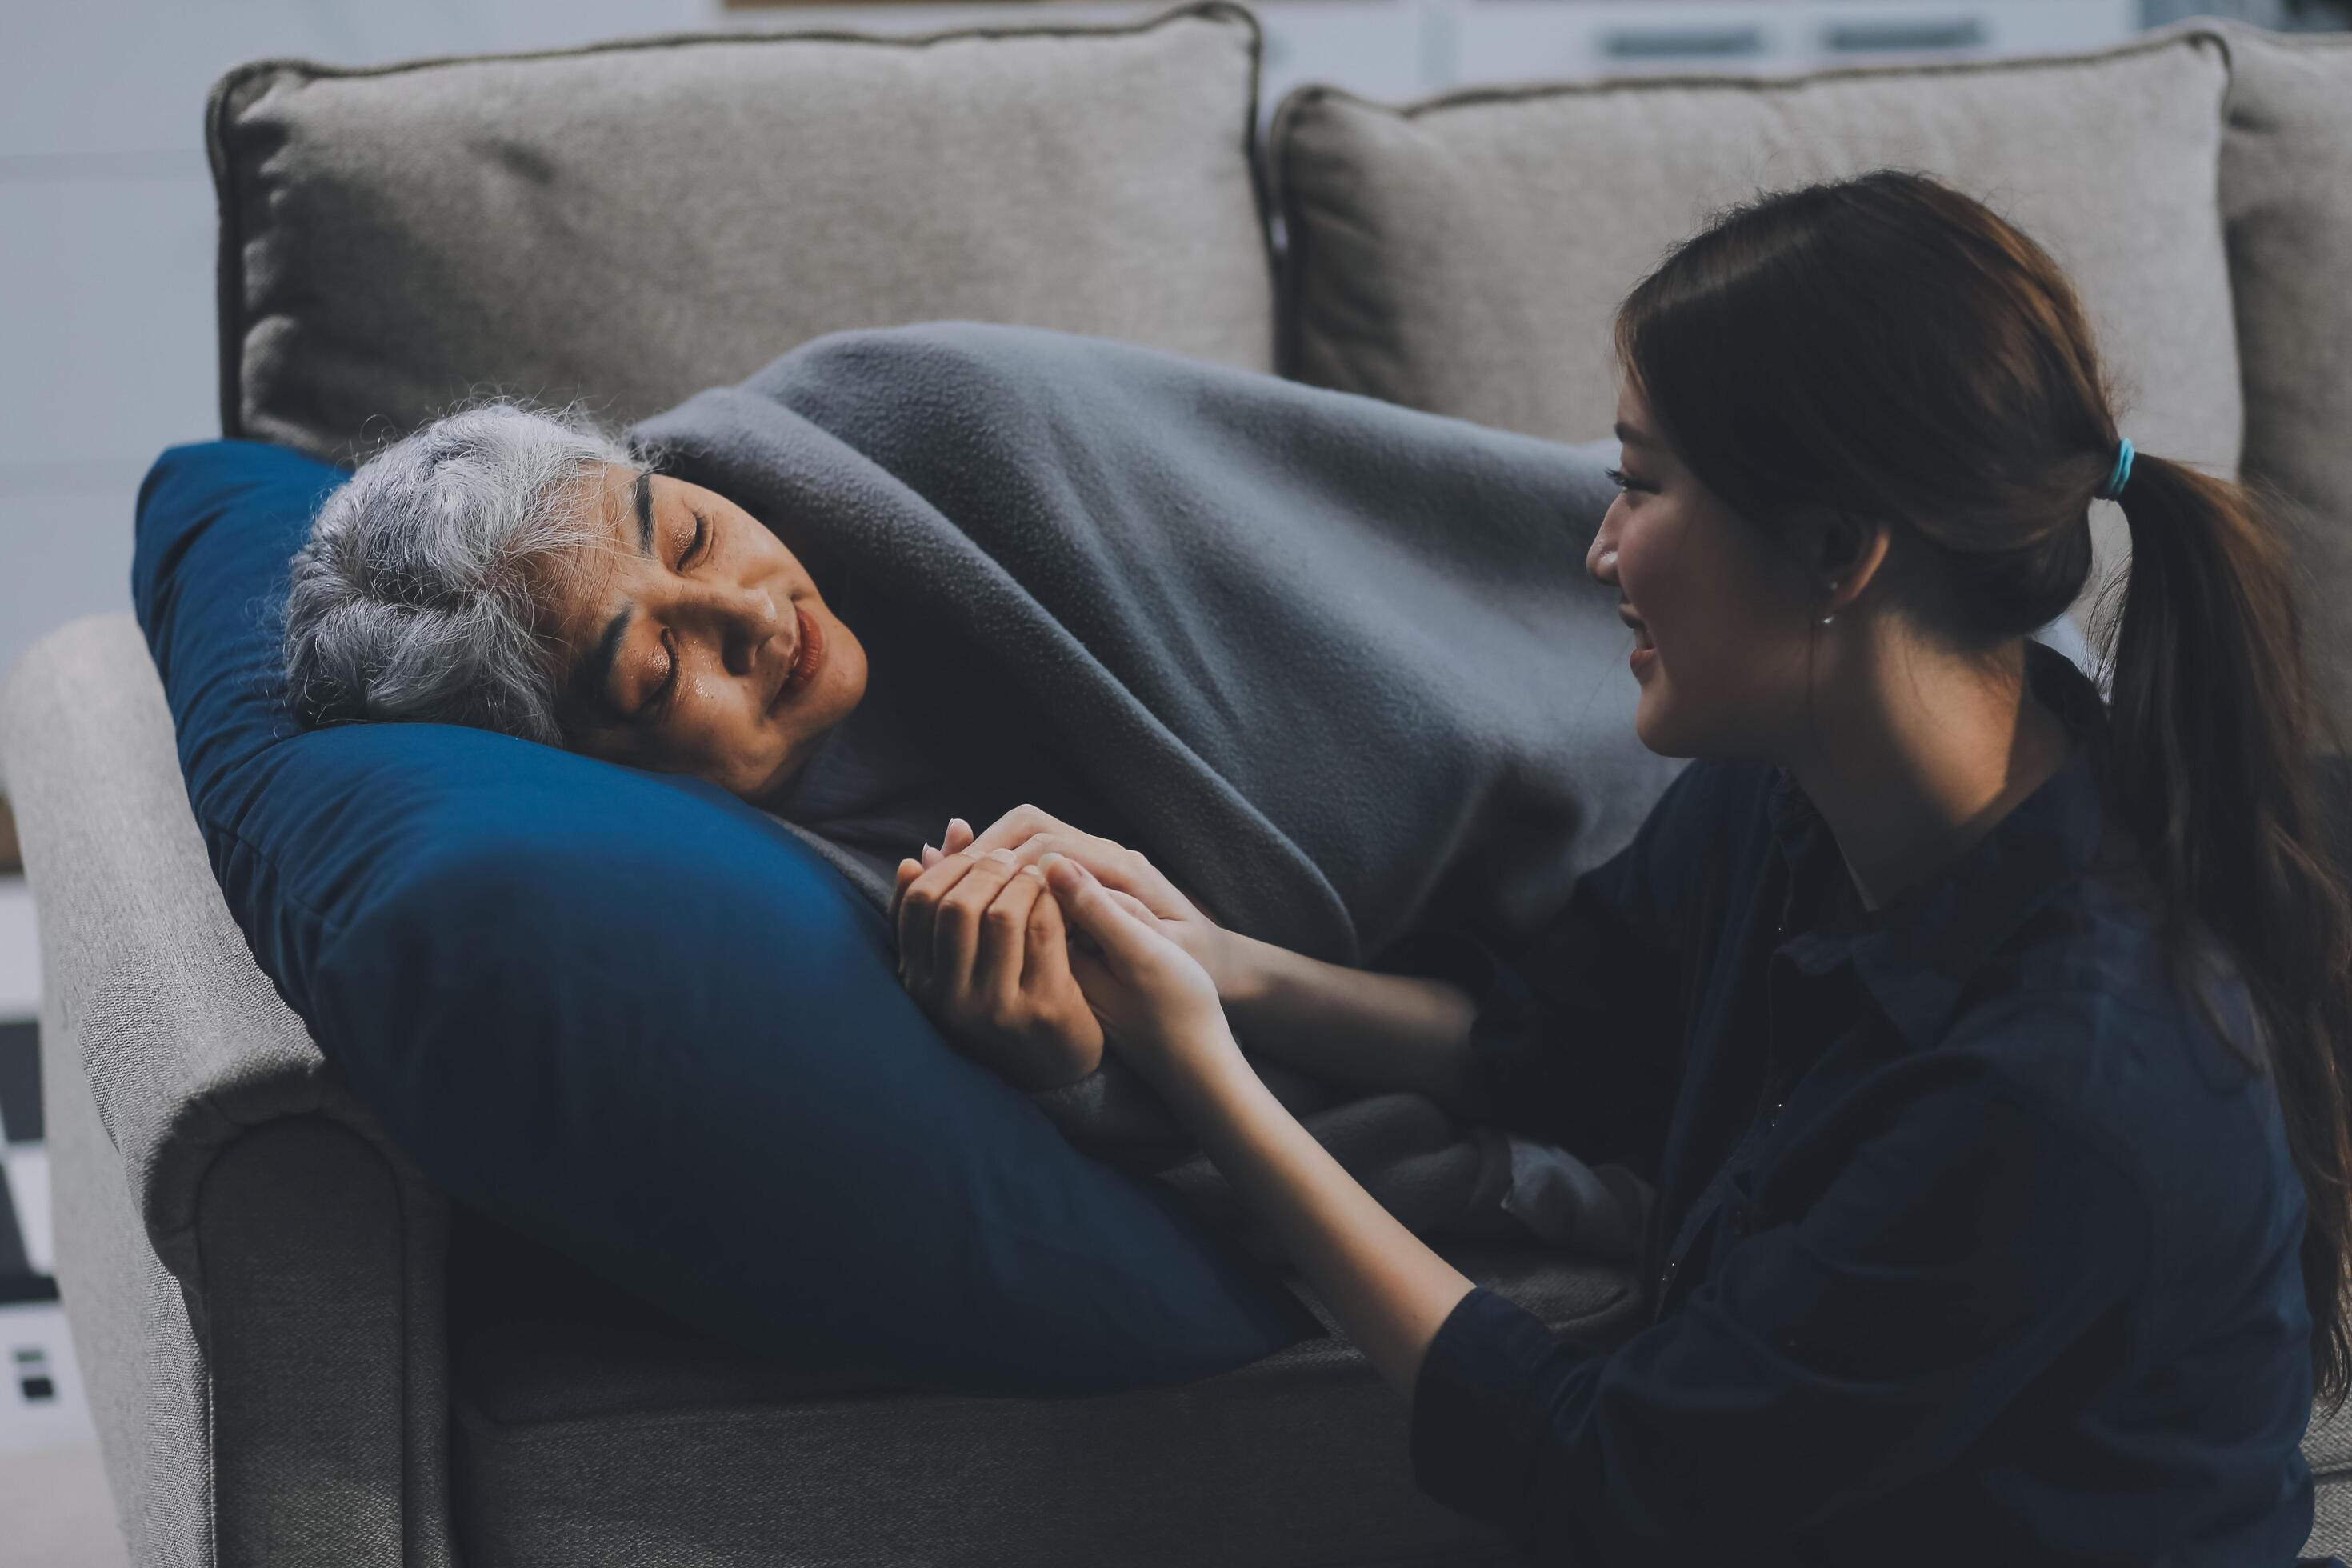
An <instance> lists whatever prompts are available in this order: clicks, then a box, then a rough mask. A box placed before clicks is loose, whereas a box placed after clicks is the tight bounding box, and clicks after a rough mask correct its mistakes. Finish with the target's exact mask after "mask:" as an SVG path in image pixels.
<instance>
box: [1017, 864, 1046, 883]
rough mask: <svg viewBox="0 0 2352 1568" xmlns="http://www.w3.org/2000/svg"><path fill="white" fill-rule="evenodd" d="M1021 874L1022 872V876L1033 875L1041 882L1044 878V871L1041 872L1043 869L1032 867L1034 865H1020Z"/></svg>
mask: <svg viewBox="0 0 2352 1568" xmlns="http://www.w3.org/2000/svg"><path fill="white" fill-rule="evenodd" d="M1021 874H1022V875H1023V876H1024V877H1034V878H1036V879H1038V880H1039V881H1041V882H1042V881H1044V880H1045V872H1043V871H1041V870H1039V869H1038V868H1036V867H1034V866H1024V867H1022V868H1021Z"/></svg>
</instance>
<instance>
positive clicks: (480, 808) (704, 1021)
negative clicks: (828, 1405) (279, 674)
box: [131, 441, 1321, 1392]
mask: <svg viewBox="0 0 2352 1568" xmlns="http://www.w3.org/2000/svg"><path fill="white" fill-rule="evenodd" d="M344 477H345V476H344V474H343V472H342V470H341V469H338V468H331V467H329V466H327V465H324V464H321V463H319V462H316V461H314V460H312V459H310V458H305V457H302V456H300V455H299V454H297V453H294V452H291V451H289V450H287V449H284V448H281V447H271V446H266V445H261V444H257V443H252V442H240V441H215V442H205V443H201V444H197V445H192V446H185V447H173V448H172V449H171V450H169V451H167V452H165V453H164V454H163V457H162V458H159V459H158V460H157V462H156V464H155V466H154V468H153V469H152V471H151V472H150V473H149V474H148V476H147V479H146V482H145V484H144V486H143V487H142V489H141V491H140V498H139V537H138V548H137V552H136V557H135V560H134V563H133V565H132V585H131V591H132V600H133V603H134V605H135V606H136V608H137V611H138V616H139V621H140V624H141V626H143V627H144V628H145V631H146V634H147V641H148V645H149V647H151V648H152V650H153V653H154V657H155V663H156V666H157V668H159V669H160V670H161V671H162V673H163V688H164V691H165V693H166V695H167V696H168V698H169V699H170V702H171V707H172V716H173V721H174V723H175V724H176V726H177V728H178V732H179V752H180V763H181V767H182V769H183V771H184V773H185V774H186V777H187V784H188V797H189V800H190V803H191V804H192V805H194V809H195V816H196V820H197V822H198V823H199V824H200V825H201V826H202V827H203V829H204V836H205V844H206V845H207V847H209V849H210V852H211V857H212V863H213V868H214V871H215V874H216V875H217V877H218V878H219V880H220V884H221V888H222V890H223V892H224V893H225V894H226V898H227V900H228V906H229V909H230V910H231V911H232V912H233V913H234V914H235V916H236V921H237V923H238V924H239V925H240V926H242V927H243V928H244V931H245V933H246V937H247V941H248V942H250V943H251V945H252V948H253V951H254V954H255V956H256V958H257V961H258V962H259V963H260V966H261V968H262V970H263V971H264V972H265V973H268V975H269V977H270V978H271V979H272V980H273V981H274V982H275V983H276V984H277V986H278V991H279V993H280V994H282V995H283V996H284V997H285V998H286V1000H287V1002H288V1004H289V1005H290V1006H291V1007H292V1008H293V1009H294V1011H295V1012H296V1013H297V1014H299V1016H301V1017H302V1018H303V1020H304V1021H305V1022H306V1023H307V1024H308V1025H309V1026H310V1032H311V1035H312V1036H313V1037H314V1038H316V1039H317V1041H318V1042H319V1045H320V1049H321V1050H323V1051H324V1052H325V1053H326V1055H327V1057H328V1058H329V1059H330V1060H331V1061H332V1062H333V1063H334V1065H335V1066H336V1067H337V1068H340V1069H341V1071H342V1073H343V1074H344V1075H345V1076H346V1077H347V1078H348V1079H349V1080H350V1082H351V1083H352V1086H353V1088H354V1089H356V1091H357V1093H358V1095H359V1097H360V1099H361V1100H362V1101H363V1102H364V1103H366V1104H367V1105H368V1106H369V1107H370V1108H371V1109H372V1110H373V1112H374V1113H375V1114H376V1115H377V1116H378V1117H379V1118H380V1119H381V1121H383V1125H384V1127H385V1129H386V1131H388V1132H389V1134H390V1135H391V1136H392V1138H393V1139H394V1141H395V1142H397V1143H399V1144H400V1145H401V1147H402V1148H403V1149H404V1151H405V1152H407V1153H408V1155H409V1156H410V1157H411V1158H412V1159H413V1160H414V1161H415V1163H416V1164H417V1165H418V1166H419V1167H420V1168H421V1169H422V1170H424V1171H425V1173H427V1174H428V1175H429V1176H431V1177H432V1178H433V1179H434V1180H435V1181H436V1182H437V1183H439V1184H441V1185H443V1186H444V1187H445V1188H446V1189H447V1190H448V1192H449V1193H450V1194H453V1195H454V1196H456V1197H457V1198H458V1199H459V1200H461V1201H463V1202H465V1203H467V1204H470V1205H474V1206H475V1207H477V1208H479V1209H480V1210H482V1211H483V1212H484V1213H486V1214H488V1215H492V1216H494V1217H495V1218H498V1219H499V1220H501V1221H503V1222H504V1223H507V1224H509V1225H510V1226H514V1227H515V1228H517V1229H519V1230H522V1231H525V1232H527V1233H530V1234H532V1235H535V1236H538V1237H542V1238H544V1239H546V1240H548V1241H550V1242H551V1243H553V1244H555V1245H556V1246H558V1247H562V1248H563V1249H564V1250H566V1251H568V1252H570V1253H572V1255H574V1256H575V1257H578V1258H581V1259H582V1260H583V1261H584V1262H587V1263H589V1264H591V1265H592V1266H593V1267H595V1268H597V1269H598V1270H599V1271H600V1272H603V1273H605V1274H606V1275H608V1276H609V1277H612V1278H614V1279H618V1280H620V1281H622V1282H623V1283H625V1284H626V1285H628V1286H629V1287H630V1288H632V1289H635V1290H637V1291H639V1292H640V1293H642V1294H645V1295H646V1296H648V1297H650V1298H652V1299H654V1300H657V1301H659V1302H661V1303H662V1304H663V1305H665V1306H667V1307H668V1308H670V1309H671V1310H674V1311H676V1312H677V1313H678V1314H679V1315H680V1316H682V1317H685V1318H687V1319H688V1321H692V1322H695V1323H697V1324H698V1325H700V1326H702V1327H704V1328H706V1329H709V1330H710V1331H715V1332H719V1333H720V1334H723V1335H725V1336H726V1337H728V1338H730V1339H732V1340H734V1341H735V1342H738V1343H740V1344H744V1345H747V1346H751V1347H753V1348H756V1349H760V1350H761V1351H764V1352H768V1353H771V1354H773V1355H776V1356H779V1357H783V1358H787V1359H793V1360H799V1361H803V1362H804V1363H822V1364H824V1366H826V1367H827V1368H828V1369H829V1370H830V1371H831V1372H832V1373H834V1374H835V1376H838V1375H839V1373H841V1372H842V1371H843V1370H844V1368H845V1367H847V1368H852V1369H856V1371H857V1372H858V1373H860V1374H861V1375H866V1376H870V1377H871V1378H872V1379H873V1380H874V1381H875V1382H876V1383H877V1384H898V1385H904V1386H930V1387H941V1388H954V1389H962V1390H970V1391H973V1392H1013V1391H1034V1392H1084V1391H1092V1390H1100V1389H1108V1388H1117V1387H1126V1386H1135V1385H1141V1384H1161V1383H1171V1382H1178V1381H1183V1380H1188V1379H1191V1378H1194V1377H1198V1376H1202V1375H1205V1374H1208V1373H1216V1372H1220V1371H1224V1370H1227V1369H1229V1368H1232V1367H1234V1366H1238V1365H1241V1364H1243V1363H1247V1362H1250V1361H1253V1360H1255V1359H1257V1358H1258V1357H1260V1356H1263V1355H1265V1354H1267V1353H1269V1352H1273V1351H1276V1350H1278V1349H1280V1348H1281V1347H1283V1346H1284V1345H1286V1344H1289V1343H1292V1342H1295V1341H1297V1340H1299V1339H1301V1338H1307V1337H1312V1336H1315V1335H1318V1334H1319V1333H1320V1332H1321V1330H1320V1329H1319V1327H1318V1325H1317V1324H1316V1322H1315V1321H1314V1319H1313V1318H1312V1317H1311V1316H1310V1315H1309V1314H1308V1313H1307V1311H1306V1310H1304V1308H1303V1307H1301V1305H1300V1304H1299V1302H1298V1301H1297V1299H1296V1298H1294V1297H1293V1296H1292V1295H1291V1294H1290V1293H1289V1292H1288V1291H1287V1290H1286V1289H1285V1288H1284V1287H1283V1285H1282V1283H1281V1281H1280V1280H1279V1279H1276V1277H1275V1276H1273V1275H1272V1274H1271V1273H1269V1272H1267V1271H1266V1270H1265V1269H1264V1268H1260V1267H1259V1266H1258V1265H1257V1264H1255V1262H1253V1261H1251V1260H1249V1259H1248V1258H1244V1257H1243V1256H1242V1255H1241V1254H1239V1253H1238V1252H1237V1251H1235V1250H1234V1249H1233V1247H1232V1246H1231V1244H1230V1243H1229V1242H1227V1241H1225V1240H1224V1239H1223V1238H1222V1237H1215V1236H1213V1235H1212V1234H1210V1233H1209V1232H1207V1231H1205V1230H1204V1229H1203V1228H1202V1226H1200V1224H1199V1223H1198V1222H1197V1221H1196V1220H1194V1219H1193V1218H1192V1217H1191V1216H1189V1215H1185V1214H1184V1213H1182V1212H1181V1210H1180V1209H1179V1208H1178V1207H1177V1206H1176V1205H1175V1202H1174V1200H1173V1199H1172V1198H1171V1196H1170V1195H1169V1194H1166V1193H1164V1192H1162V1191H1160V1190H1159V1189H1158V1188H1157V1187H1156V1185H1154V1184H1148V1183H1146V1182H1144V1181H1142V1180H1141V1179H1139V1178H1136V1177H1131V1176H1129V1175H1126V1174H1124V1173H1120V1172H1118V1171H1116V1170H1113V1169H1112V1168H1110V1167H1108V1166H1107V1165H1103V1164H1100V1163H1096V1162H1094V1161H1092V1160H1089V1159H1087V1157H1085V1156H1084V1155H1081V1154H1080V1153H1078V1152H1076V1150H1074V1149H1072V1148H1071V1147H1070V1146H1069V1145H1068V1144H1067V1143H1066V1142H1065V1141H1064V1140H1063V1138H1062V1137H1061V1135H1060V1134H1059V1133H1058V1132H1057V1131H1055V1129H1054V1127H1053V1125H1052V1123H1051V1122H1049V1121H1047V1120H1046V1119H1045V1115H1044V1114H1043V1113H1042V1112H1041V1111H1040V1110H1038V1109H1037V1107H1036V1106H1035V1105H1034V1103H1033V1102H1032V1101H1031V1100H1030V1098H1029V1097H1028V1095H1026V1094H1025V1093H1024V1092H1022V1091H1021V1090H1020V1089H1016V1088H1015V1087H1013V1085H1011V1084H1009V1083H1007V1082H1005V1081H1004V1080H1003V1079H999V1078H997V1077H996V1076H995V1075H994V1074H992V1073H991V1072H989V1071H988V1070H987V1069H985V1068H982V1067H980V1066H978V1065H977V1064H975V1063H974V1062H972V1061H971V1060H970V1059H969V1058H966V1057H964V1056H963V1055H961V1053H959V1052H958V1051H957V1050H956V1049H955V1047H953V1046H952V1045H951V1044H950V1043H949V1042H948V1041H947V1040H946V1039H945V1038H944V1037H941V1036H940V1033H939V1032H938V1031H937V1030H936V1029H934V1028H933V1027H932V1026H931V1024H930V1023H929V1020H928V1019H927V1018H926V1017H925V1016H923V1014H922V1013H921V1011H920V1010H919V1008H918V1007H917V1006H916V1005H915V1004H914V1003H913V1001H912V1000H911V999H910V998H909V997H908V995H907V994H906V993H905V991H904V990H903V989H902V988H901V987H900V986H899V984H898V981H897V978H896V974H895V963H894V958H893V955H892V952H891V944H890V935H889V931H888V930H887V926H886V923H885V922H884V921H883V919H882V918H881V916H880V915H878V914H877V912H876V911H875V910H874V909H873V908H872V906H871V905H869V904H867V903H866V901H865V900H863V899H861V898H860V897H858V896H857V895H856V893H855V892H854V891H853V890H852V889H850V888H849V887H848V886H847V884H846V883H845V882H844V881H842V880H841V879H840V877H839V875H838V873H836V872H835V871H834V870H833V869H832V868H830V867H829V866H827V865H826V864H825V863H824V861H823V860H822V858H819V857H817V856H816V855H815V854H814V853H813V852H811V851H810V850H809V849H808V848H807V847H805V846H804V845H803V844H802V843H801V842H800V841H799V840H797V839H796V838H794V837H793V836H792V835H791V834H790V833H788V832H786V831H785V830H784V829H783V828H782V827H781V826H778V825H777V824H775V823H774V822H772V821H771V820H770V819H769V818H768V817H766V816H763V815H762V814H761V813H760V812H757V811H755V810H752V809H751V808H750V807H749V806H746V805H743V804H742V803H741V802H740V801H738V800H736V799H735V798H734V797H733V796H731V795H727V794H726V793H725V792H723V791H721V790H719V789H718V788H716V787H714V786H711V785H709V784H702V783H700V782H698V781H694V780H688V779H683V778H678V777H674V776H669V775H664V774H657V773H646V772H642V771H639V770H635V769H632V768H626V767H622V766H618V765H615V764H613V763H603V762H597V761H594V760H592V759H590V758H586V757H582V756H576V755H572V754H570V753H567V752H561V751H557V750H555V749H553V748H551V747H547V746H541V745H536V744H533V743H531V742H527V741H521V740H516V739H512V738H509V737H507V736H502V735H494V734H490V733H488V732H486V731H478V730H471V729H467V728H463V727H459V726H451V725H438V724H358V725H348V726H343V727H340V728H330V729H326V730H320V731H303V730H302V729H301V728H300V727H299V725H298V724H297V723H296V721H295V720H294V719H293V717H292V715H291V714H290V713H289V711H288V710H286V709H285V708H284V706H283V705H282V704H281V703H280V702H279V700H278V698H277V696H276V695H275V691H274V670H275V665H276V658H277V647H278V645H277V634H276V630H275V627H274V626H273V624H272V621H273V615H272V612H273V608H274V605H275V604H276V603H277V601H278V599H279V597H280V596H281V595H283V593H284V584H285V574H286V563H287V559H288V557H289V556H290V555H291V554H292V553H293V552H294V550H295V549H296V548H297V547H298V546H299V543H300V542H301V541H302V539H303V537H304V536H305V534H306V533H307V531H308V529H309V525H310V518H311V516H312V514H313V512H314V511H315V510H316V509H317V506H318V503H319V501H320V498H321V497H323V496H324V495H325V494H326V493H327V492H329V491H330V490H331V489H333V488H334V487H335V486H336V485H337V484H339V483H341V481H342V479H344Z"/></svg>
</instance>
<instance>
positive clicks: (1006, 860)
mask: <svg viewBox="0 0 2352 1568" xmlns="http://www.w3.org/2000/svg"><path fill="white" fill-rule="evenodd" d="M988 858H990V859H992V860H993V861H995V862H996V863H997V864H998V865H1000V866H1010V865H1012V864H1013V851H1012V850H1010V849H992V850H990V851H989V852H988Z"/></svg>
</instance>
